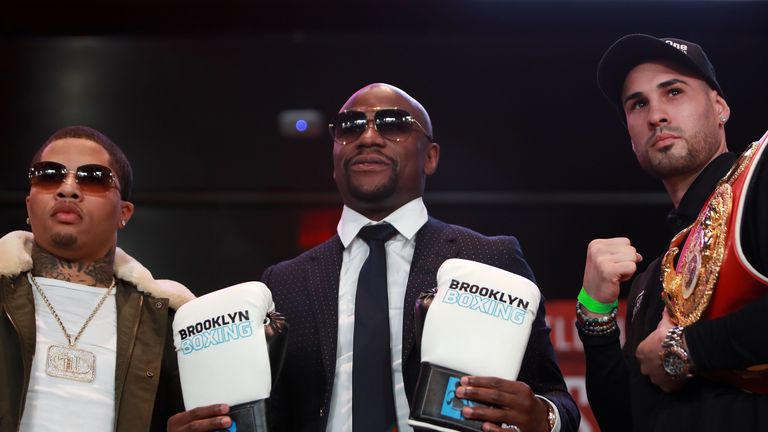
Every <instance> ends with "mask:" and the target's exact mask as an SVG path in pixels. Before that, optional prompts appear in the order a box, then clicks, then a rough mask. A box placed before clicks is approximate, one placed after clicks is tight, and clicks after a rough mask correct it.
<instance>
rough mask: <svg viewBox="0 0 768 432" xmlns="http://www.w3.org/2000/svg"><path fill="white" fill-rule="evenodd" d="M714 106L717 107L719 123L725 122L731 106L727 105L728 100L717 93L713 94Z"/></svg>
mask: <svg viewBox="0 0 768 432" xmlns="http://www.w3.org/2000/svg"><path fill="white" fill-rule="evenodd" d="M715 108H716V109H717V110H716V111H717V117H718V121H719V122H720V124H725V122H726V121H728V119H729V118H731V107H729V106H728V102H726V101H725V99H723V97H722V96H720V95H719V94H715Z"/></svg>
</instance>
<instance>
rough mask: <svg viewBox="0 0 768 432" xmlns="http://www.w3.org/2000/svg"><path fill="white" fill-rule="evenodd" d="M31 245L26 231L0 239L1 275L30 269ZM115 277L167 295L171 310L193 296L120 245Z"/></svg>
mask: <svg viewBox="0 0 768 432" xmlns="http://www.w3.org/2000/svg"><path fill="white" fill-rule="evenodd" d="M33 244H34V236H33V235H32V233H31V232H27V231H13V232H10V233H8V234H6V235H5V236H3V237H2V238H0V276H8V277H16V276H18V275H19V274H21V273H22V272H25V271H29V270H31V269H32V245H33ZM115 276H116V277H117V278H118V279H122V280H124V281H127V282H130V283H132V284H134V285H136V288H138V290H139V291H141V292H145V293H147V294H150V295H152V296H154V297H158V298H167V299H168V300H169V305H170V307H171V308H173V309H178V308H179V307H180V306H181V305H183V304H184V303H186V302H188V301H190V300H192V299H194V298H195V295H194V294H192V292H190V291H189V289H187V287H185V286H184V285H182V284H180V283H178V282H175V281H172V280H168V279H155V278H153V277H152V273H150V272H149V270H147V268H146V267H144V266H143V265H141V264H140V263H139V262H138V261H136V260H135V259H134V258H133V257H131V256H130V255H128V254H127V253H125V252H124V251H123V250H122V249H120V248H117V249H116V251H115Z"/></svg>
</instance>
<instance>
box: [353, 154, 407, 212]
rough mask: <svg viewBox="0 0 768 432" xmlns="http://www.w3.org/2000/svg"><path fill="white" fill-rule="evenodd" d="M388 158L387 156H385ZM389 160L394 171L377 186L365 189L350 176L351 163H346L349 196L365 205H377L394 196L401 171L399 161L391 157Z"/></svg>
mask: <svg viewBox="0 0 768 432" xmlns="http://www.w3.org/2000/svg"><path fill="white" fill-rule="evenodd" d="M385 157H386V156H385ZM386 158H387V160H389V162H390V164H391V166H392V169H391V170H390V173H389V177H387V179H386V180H385V181H384V182H382V183H379V184H377V185H373V186H369V187H363V186H362V185H360V184H359V183H356V182H355V180H354V179H353V178H352V175H350V170H349V161H347V162H345V167H344V168H345V169H344V181H345V182H346V184H347V188H348V190H349V194H350V195H351V196H352V198H354V199H356V200H358V201H360V202H365V203H370V204H375V203H377V202H380V201H384V200H386V199H387V198H389V197H391V196H392V195H394V193H395V192H396V190H397V180H398V175H399V174H398V173H399V171H400V164H399V163H398V161H397V160H396V159H394V158H391V157H386Z"/></svg>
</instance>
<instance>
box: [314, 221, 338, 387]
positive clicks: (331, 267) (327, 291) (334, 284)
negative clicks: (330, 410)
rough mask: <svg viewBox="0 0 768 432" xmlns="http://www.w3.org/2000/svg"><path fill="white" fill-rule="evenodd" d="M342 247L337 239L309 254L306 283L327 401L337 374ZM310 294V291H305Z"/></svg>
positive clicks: (336, 237)
mask: <svg viewBox="0 0 768 432" xmlns="http://www.w3.org/2000/svg"><path fill="white" fill-rule="evenodd" d="M343 250H344V246H343V245H342V244H341V240H340V239H339V237H338V236H334V237H333V238H331V239H330V240H329V241H327V242H325V243H324V244H322V245H321V246H320V247H319V248H318V249H317V250H316V251H315V253H314V254H312V255H310V260H311V261H312V265H311V266H310V271H309V280H307V284H310V285H313V286H314V289H312V290H311V292H313V293H314V295H315V298H314V299H313V301H312V312H313V313H314V315H315V322H316V323H317V336H318V343H319V344H320V352H321V354H322V360H323V368H324V370H325V378H326V383H327V386H326V393H327V394H326V395H325V399H326V400H327V401H328V402H330V397H329V396H330V393H331V389H332V388H333V377H334V375H335V373H336V372H335V371H336V338H337V335H338V326H339V274H340V273H341V258H342V257H341V254H342V252H343ZM308 292H309V290H308Z"/></svg>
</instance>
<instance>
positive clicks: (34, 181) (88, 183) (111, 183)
mask: <svg viewBox="0 0 768 432" xmlns="http://www.w3.org/2000/svg"><path fill="white" fill-rule="evenodd" d="M69 173H73V174H74V175H75V183H77V184H78V185H79V186H80V188H81V189H82V190H83V192H90V193H98V192H106V191H108V190H109V189H111V188H113V187H114V188H115V189H117V190H120V186H119V185H118V183H117V179H116V177H115V175H114V174H113V173H112V170H111V169H109V168H107V167H105V166H104V165H99V164H88V165H81V166H79V167H77V169H76V170H74V171H70V170H68V169H67V167H66V166H64V165H62V164H60V163H58V162H51V161H43V162H37V163H35V164H33V165H32V167H31V168H30V169H29V174H28V175H29V184H30V185H32V186H35V187H41V188H57V187H59V185H60V184H61V183H63V182H64V181H65V180H66V179H67V176H69Z"/></svg>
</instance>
